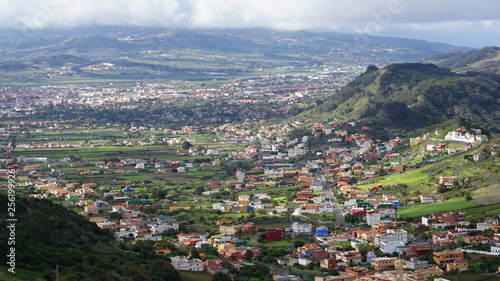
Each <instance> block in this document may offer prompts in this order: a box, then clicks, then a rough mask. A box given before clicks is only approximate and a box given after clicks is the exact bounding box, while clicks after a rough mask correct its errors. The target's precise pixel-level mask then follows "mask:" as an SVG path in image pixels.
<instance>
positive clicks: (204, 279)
mask: <svg viewBox="0 0 500 281" xmlns="http://www.w3.org/2000/svg"><path fill="white" fill-rule="evenodd" d="M181 277H182V281H210V280H212V277H213V275H212V274H210V273H208V272H194V271H181Z"/></svg>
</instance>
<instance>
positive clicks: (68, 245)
mask: <svg viewBox="0 0 500 281" xmlns="http://www.w3.org/2000/svg"><path fill="white" fill-rule="evenodd" d="M7 202H8V200H7V196H6V195H5V194H0V208H1V209H2V210H7ZM16 217H17V219H18V221H17V222H16V231H15V234H16V236H15V242H16V243H15V246H14V247H15V249H16V271H20V272H22V276H26V278H25V280H33V279H35V278H36V276H39V277H41V278H43V279H45V280H54V279H55V269H56V266H57V265H59V268H60V275H61V276H63V277H64V279H63V280H151V279H152V278H155V279H154V280H166V279H164V278H163V277H166V276H167V277H168V276H171V277H172V276H177V277H178V278H177V279H168V280H180V275H179V273H178V271H177V270H175V268H173V266H171V265H170V263H168V262H166V260H164V258H162V257H160V256H158V255H156V253H155V252H154V251H153V248H152V247H151V246H150V245H147V244H146V243H144V242H140V241H139V242H137V243H136V244H134V245H132V246H131V247H130V248H128V246H127V245H126V244H125V243H121V244H120V245H118V246H119V247H117V246H116V245H115V242H114V235H113V233H111V232H109V231H107V230H102V229H100V228H99V227H98V226H97V225H96V224H95V223H91V222H89V221H88V220H87V219H86V218H85V217H83V216H81V215H79V214H77V213H75V212H72V211H68V210H66V209H65V208H63V207H62V206H60V205H58V204H54V203H53V202H52V201H49V200H38V199H32V198H16ZM0 222H1V224H2V229H7V228H6V227H7V217H6V214H5V213H4V212H2V213H1V215H0ZM8 235H9V233H7V232H6V231H4V232H1V233H0V237H1V240H2V241H7V237H8ZM7 247H10V246H9V245H7V243H1V244H0V250H1V251H2V253H7ZM5 259H6V256H5V255H3V256H2V258H1V260H2V266H3V268H4V269H5V271H7V270H6V268H5V265H6V260H5ZM155 276H156V277H155ZM16 277H18V278H21V276H20V275H16ZM158 277H160V278H161V279H158ZM21 279H24V278H21Z"/></svg>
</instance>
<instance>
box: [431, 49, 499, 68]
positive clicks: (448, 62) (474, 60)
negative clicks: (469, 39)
mask: <svg viewBox="0 0 500 281" xmlns="http://www.w3.org/2000/svg"><path fill="white" fill-rule="evenodd" d="M429 62H432V63H434V64H436V65H437V66H439V67H443V68H448V69H450V70H452V71H455V72H467V71H479V72H485V73H495V74H500V48H499V47H495V46H491V47H484V48H482V49H480V50H472V51H468V52H462V51H457V50H453V51H450V52H446V53H442V54H437V55H434V56H431V57H430V58H429Z"/></svg>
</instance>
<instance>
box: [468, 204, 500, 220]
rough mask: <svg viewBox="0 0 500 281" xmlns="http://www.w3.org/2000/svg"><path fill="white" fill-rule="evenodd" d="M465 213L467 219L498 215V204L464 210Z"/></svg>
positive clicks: (499, 209) (499, 207)
mask: <svg viewBox="0 0 500 281" xmlns="http://www.w3.org/2000/svg"><path fill="white" fill-rule="evenodd" d="M466 213H467V218H468V219H470V218H477V217H484V216H490V215H493V214H497V213H500V203H498V204H493V205H487V206H480V207H476V208H470V209H467V210H466Z"/></svg>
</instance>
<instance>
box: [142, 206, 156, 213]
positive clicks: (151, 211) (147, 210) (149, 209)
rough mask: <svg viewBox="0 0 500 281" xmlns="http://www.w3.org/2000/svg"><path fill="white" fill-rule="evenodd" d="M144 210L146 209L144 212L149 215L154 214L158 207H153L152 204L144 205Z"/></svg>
mask: <svg viewBox="0 0 500 281" xmlns="http://www.w3.org/2000/svg"><path fill="white" fill-rule="evenodd" d="M143 211H144V213H146V214H148V215H154V214H156V212H157V210H156V208H155V207H152V206H147V207H144V209H143Z"/></svg>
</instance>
